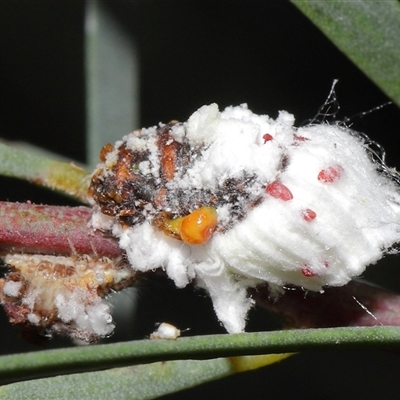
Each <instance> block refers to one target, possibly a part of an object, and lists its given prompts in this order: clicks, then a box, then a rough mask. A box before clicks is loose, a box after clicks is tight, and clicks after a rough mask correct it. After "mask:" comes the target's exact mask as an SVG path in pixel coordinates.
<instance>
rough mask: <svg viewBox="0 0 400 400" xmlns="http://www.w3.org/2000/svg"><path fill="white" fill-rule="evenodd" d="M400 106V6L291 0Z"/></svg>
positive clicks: (388, 0) (391, 0) (387, 1)
mask: <svg viewBox="0 0 400 400" xmlns="http://www.w3.org/2000/svg"><path fill="white" fill-rule="evenodd" d="M291 1H292V3H293V4H295V5H296V6H297V7H298V8H299V9H300V10H301V11H302V12H303V13H304V14H305V15H306V16H307V17H308V18H310V20H311V21H312V22H313V23H314V24H315V25H316V26H317V27H318V28H319V29H321V31H322V32H323V33H324V34H325V35H326V36H327V37H328V38H329V39H330V40H331V41H332V42H333V43H334V44H335V45H336V46H337V47H338V48H339V49H340V50H341V51H342V52H343V53H345V54H346V55H347V57H349V58H350V60H352V61H353V62H354V63H355V64H356V65H357V66H358V67H359V68H360V69H361V70H362V71H363V72H364V73H365V74H366V75H367V76H368V77H369V78H370V79H371V80H372V81H374V82H375V83H376V84H377V85H378V86H379V87H380V88H381V89H382V90H383V91H384V92H385V93H386V94H387V95H388V96H389V97H390V98H391V99H392V100H393V101H394V102H395V103H396V104H397V105H399V106H400V50H399V49H400V2H399V1H397V0H384V1H360V0H358V1H312V0H291Z"/></svg>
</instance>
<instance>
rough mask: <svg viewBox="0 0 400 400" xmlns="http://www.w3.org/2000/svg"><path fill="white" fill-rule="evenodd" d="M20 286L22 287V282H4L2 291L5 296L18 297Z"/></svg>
mask: <svg viewBox="0 0 400 400" xmlns="http://www.w3.org/2000/svg"><path fill="white" fill-rule="evenodd" d="M21 287H22V282H13V281H9V282H6V283H5V284H4V287H3V293H4V294H5V295H6V296H10V297H18V296H19V291H20V290H21Z"/></svg>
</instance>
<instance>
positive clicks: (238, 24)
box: [0, 0, 400, 399]
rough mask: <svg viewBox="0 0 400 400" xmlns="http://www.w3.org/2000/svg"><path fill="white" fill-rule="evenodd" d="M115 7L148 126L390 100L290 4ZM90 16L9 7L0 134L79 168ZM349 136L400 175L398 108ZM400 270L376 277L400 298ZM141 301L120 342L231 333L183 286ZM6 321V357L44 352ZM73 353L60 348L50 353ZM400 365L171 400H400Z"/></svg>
mask: <svg viewBox="0 0 400 400" xmlns="http://www.w3.org/2000/svg"><path fill="white" fill-rule="evenodd" d="M106 6H107V8H108V10H109V12H110V13H112V14H113V15H114V16H115V17H116V18H117V20H118V21H119V22H120V23H121V24H122V25H123V26H124V27H125V28H126V29H127V30H128V31H129V32H130V33H131V34H132V35H133V37H134V38H135V41H136V44H137V46H138V51H139V57H140V126H152V125H155V124H156V123H158V122H159V121H164V122H168V121H169V120H171V119H178V120H186V119H187V118H188V116H189V115H190V114H191V113H192V112H193V111H195V110H196V109H197V108H198V107H199V106H201V105H203V104H207V103H211V102H217V103H218V104H219V105H220V108H221V109H222V108H223V107H225V106H228V105H232V104H234V105H237V104H240V103H243V102H246V103H248V104H249V107H250V109H252V110H253V111H254V112H258V113H266V114H269V115H270V116H272V117H276V116H277V113H278V111H279V110H282V109H285V110H288V111H289V112H292V113H293V114H294V115H295V116H296V121H297V123H298V124H301V123H302V122H304V121H307V120H308V119H310V118H312V117H313V116H314V115H315V114H316V113H317V110H318V108H319V107H320V106H321V105H322V104H323V102H324V100H325V98H326V96H327V94H328V93H329V90H330V87H331V84H332V81H333V79H335V78H338V79H339V84H338V85H337V88H336V92H337V96H338V101H339V104H340V107H341V110H340V112H339V113H338V115H337V119H339V120H340V119H342V120H343V119H345V118H346V117H352V116H355V115H357V114H359V113H362V112H363V111H368V110H370V109H372V108H374V107H376V106H379V105H381V104H384V103H386V102H387V101H388V99H387V98H386V96H385V95H384V94H383V93H382V92H381V91H380V90H379V89H378V88H377V87H376V86H375V85H374V84H373V83H372V82H371V81H369V79H368V78H366V77H365V76H364V75H363V73H362V72H360V71H359V70H358V69H357V68H356V67H355V66H354V65H353V64H352V63H351V62H350V61H349V60H348V59H347V58H346V57H345V56H344V55H343V54H342V53H340V52H339V51H338V50H337V49H336V48H335V47H334V46H333V45H332V44H331V43H330V42H329V41H328V40H327V39H326V38H325V37H324V36H323V34H322V33H320V32H319V31H318V29H317V28H315V27H314V26H313V25H312V23H311V22H309V21H308V20H307V19H306V17H304V16H303V15H302V14H301V13H300V12H299V11H298V10H297V9H296V8H295V7H294V6H293V5H292V4H290V3H289V2H287V1H267V0H246V1H233V0H232V1H224V0H213V1H211V0H192V1H188V0H186V1H184V0H181V1H177V0H158V1H151V0H136V1H132V2H131V1H108V2H106ZM84 12H85V10H84V3H83V2H81V1H65V0H62V1H61V0H58V1H57V2H54V1H39V0H31V1H21V0H20V1H4V0H3V1H2V2H0V135H1V137H3V138H6V139H9V140H22V141H26V142H29V143H32V144H35V145H38V146H41V147H43V148H45V149H48V150H51V151H54V152H56V153H59V154H62V155H63V156H65V157H67V158H70V159H74V160H77V161H80V162H85V154H86V148H85V141H86V140H85V76H84V29H83V23H84ZM394 67H395V66H394ZM398 67H399V66H397V68H398ZM352 127H353V128H354V129H356V130H359V131H362V132H365V133H367V134H368V135H369V136H370V137H371V138H372V139H373V140H376V141H378V142H379V143H381V144H382V145H383V146H384V147H385V148H386V149H387V162H388V164H389V165H390V166H396V165H397V166H399V164H400V160H399V158H398V151H397V148H399V130H400V109H399V108H398V107H396V106H394V105H391V106H387V107H384V108H383V109H381V110H379V111H375V112H373V113H371V114H368V115H367V116H364V117H354V118H353V119H352ZM134 128H137V127H132V130H133V129H134ZM126 133H127V132H121V136H122V135H124V134H126ZM0 183H1V185H2V190H1V193H0V200H11V201H17V200H18V201H26V200H31V201H34V202H42V203H48V204H71V202H70V200H67V199H65V198H63V197H61V196H58V195H55V194H53V193H50V192H48V191H47V190H45V189H38V188H35V187H33V186H31V185H29V184H26V183H24V182H19V181H16V180H12V179H5V178H2V179H1V180H0ZM397 266H398V259H397V258H388V259H387V260H385V261H384V262H383V263H380V264H379V265H378V266H373V267H371V268H370V269H369V271H368V273H367V274H366V277H368V278H370V279H373V280H374V281H375V282H377V283H379V284H383V285H385V286H386V287H389V288H391V289H393V290H399V285H398V283H397V282H400V273H399V272H398V267H397ZM138 293H139V295H138V306H137V310H136V312H135V319H134V322H132V323H129V324H126V323H125V324H122V325H123V326H119V327H118V330H117V332H116V334H115V336H114V337H113V340H128V339H132V338H134V339H140V338H143V337H145V336H146V335H148V334H149V333H150V332H151V331H152V330H153V328H154V323H155V322H157V321H169V322H172V323H174V324H176V325H177V326H179V327H181V328H185V327H188V328H190V329H191V330H190V334H205V333H212V332H223V330H222V329H221V328H220V327H219V325H218V322H217V321H216V319H215V317H214V316H213V313H212V310H211V305H210V302H209V300H208V299H207V298H206V296H205V295H204V294H203V293H201V292H199V291H196V290H194V289H193V288H192V287H188V288H186V289H184V290H176V289H175V288H174V287H173V285H172V284H171V283H169V282H168V281H166V280H165V279H163V278H161V277H160V278H156V279H149V280H148V281H146V282H143V283H141V285H140V288H139V290H138ZM126 296H128V298H129V296H132V295H131V294H127V295H126ZM132 297H133V296H132ZM132 300H133V298H132ZM1 320H2V326H3V331H1V332H0V334H1V344H0V350H1V351H2V352H3V353H11V352H16V351H27V350H37V349H41V348H42V347H39V348H38V347H35V346H33V345H30V344H27V343H25V342H24V341H23V340H22V339H20V338H19V337H18V330H17V329H15V328H11V327H10V326H9V325H8V323H7V322H6V318H5V317H4V315H3V314H2V316H1ZM120 325H121V324H120ZM273 326H275V325H274V322H273V321H272V322H271V321H270V319H269V318H267V316H266V314H265V313H264V312H263V311H261V310H254V311H252V313H251V315H250V323H249V330H263V329H270V328H271V327H273ZM68 344H69V342H68V341H66V340H59V339H56V340H53V341H51V342H50V343H49V344H47V346H48V347H58V346H66V345H68ZM399 367H400V358H399V356H398V355H395V354H392V353H385V352H377V351H367V350H365V351H346V352H345V351H318V352H314V353H307V354H301V355H299V356H296V357H293V358H292V359H289V360H287V361H284V362H282V363H280V364H278V365H274V366H272V367H270V368H265V369H262V370H259V371H255V372H252V373H245V374H239V375H236V376H234V377H233V378H228V379H224V380H221V381H218V382H215V383H210V384H206V385H203V386H201V387H199V388H196V389H192V390H188V391H185V392H182V393H180V394H174V395H171V396H168V398H171V399H175V398H176V399H191V398H206V397H207V398H209V399H214V398H215V399H217V398H220V397H222V396H223V397H224V398H231V399H242V398H251V399H264V398H271V399H275V398H296V399H306V398H307V399H319V398H321V399H322V398H323V399H342V398H364V399H382V398H385V399H397V398H398V393H399V390H400V383H399V380H398V373H397V371H398V369H399Z"/></svg>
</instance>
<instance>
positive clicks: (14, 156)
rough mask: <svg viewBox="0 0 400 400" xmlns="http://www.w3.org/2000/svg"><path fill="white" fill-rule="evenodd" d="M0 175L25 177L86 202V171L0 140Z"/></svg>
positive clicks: (87, 179)
mask: <svg viewBox="0 0 400 400" xmlns="http://www.w3.org/2000/svg"><path fill="white" fill-rule="evenodd" d="M0 175H4V176H9V177H12V178H19V179H25V180H27V181H29V182H32V183H35V184H37V185H41V186H45V187H48V188H50V189H53V190H57V191H60V192H62V193H64V194H67V195H69V196H72V197H74V198H76V199H77V200H80V201H82V202H83V203H86V202H87V189H88V185H89V179H90V178H89V173H88V172H87V171H85V170H84V169H82V168H80V167H78V166H76V165H74V164H73V163H66V162H62V161H56V160H50V159H48V158H46V157H43V156H42V155H41V154H36V153H35V152H33V151H26V150H23V149H20V148H18V147H14V146H8V145H6V144H3V143H0Z"/></svg>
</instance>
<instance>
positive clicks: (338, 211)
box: [93, 104, 400, 332]
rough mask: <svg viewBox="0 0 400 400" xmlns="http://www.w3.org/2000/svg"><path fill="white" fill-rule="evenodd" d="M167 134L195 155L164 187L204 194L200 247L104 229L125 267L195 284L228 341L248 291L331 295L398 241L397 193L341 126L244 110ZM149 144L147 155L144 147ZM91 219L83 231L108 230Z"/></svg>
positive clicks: (148, 229) (149, 228) (147, 231)
mask: <svg viewBox="0 0 400 400" xmlns="http://www.w3.org/2000/svg"><path fill="white" fill-rule="evenodd" d="M154 132H155V134H156V130H155V131H154ZM170 134H171V135H172V139H173V138H174V135H176V141H177V142H179V143H184V142H185V141H186V143H187V144H188V145H189V146H191V147H192V148H195V149H198V151H197V152H195V153H193V154H195V157H194V156H193V157H192V160H191V163H190V164H189V166H188V167H187V169H186V170H185V171H184V172H183V173H180V174H176V175H175V176H174V178H173V179H171V180H170V181H169V182H168V183H167V189H168V190H169V191H170V192H174V191H176V192H177V193H178V192H179V191H180V192H179V193H184V194H185V195H187V194H188V193H189V195H187V198H188V199H189V200H190V194H191V193H193V194H195V193H198V192H199V191H204V192H205V193H210V196H209V197H210V198H211V197H212V194H214V193H216V194H215V196H214V197H216V198H217V200H216V201H215V203H213V207H215V208H216V211H217V215H218V221H219V224H220V227H221V228H220V229H218V227H217V229H216V230H215V232H214V234H213V235H212V237H211V239H209V240H208V241H206V242H205V243H203V244H200V245H191V244H188V243H185V242H183V241H180V240H178V239H176V238H173V237H169V236H167V235H166V234H165V233H164V232H162V231H160V230H159V229H157V227H156V226H154V224H153V223H152V220H151V219H145V220H144V221H141V222H140V223H137V224H135V225H133V226H130V227H127V226H123V225H122V224H120V223H119V222H118V221H117V220H115V222H114V225H113V227H112V230H113V233H114V235H116V236H117V237H119V239H120V246H121V247H122V248H123V249H124V250H125V251H126V253H127V256H128V259H129V261H130V263H131V265H132V268H133V269H135V270H140V271H148V270H154V269H156V268H159V267H162V268H164V269H165V271H166V273H167V274H168V276H169V277H170V278H171V279H173V280H174V281H175V283H176V284H177V286H178V287H183V286H185V285H186V284H187V283H188V282H190V281H191V280H195V281H196V282H197V284H198V285H199V286H201V287H203V288H205V289H206V290H207V291H208V293H209V294H210V296H211V299H212V301H213V304H214V309H215V312H216V314H217V316H218V318H219V319H220V321H221V322H222V323H223V325H224V326H225V327H226V329H227V330H228V332H241V331H243V330H244V328H245V320H246V315H247V312H248V310H249V308H250V307H251V305H252V300H251V299H250V298H249V297H248V294H247V289H248V288H250V287H255V286H257V285H259V284H262V283H268V284H269V285H270V286H271V289H274V290H276V291H277V292H279V291H281V292H283V291H284V289H283V288H284V287H285V286H286V285H296V286H299V287H302V288H304V289H306V290H313V291H321V290H322V289H323V287H325V286H342V285H345V284H346V283H348V282H349V280H351V279H352V278H353V277H356V276H359V275H360V274H362V272H363V271H364V270H365V268H366V266H367V265H368V264H371V263H375V262H376V261H377V260H379V259H380V258H381V257H382V256H383V255H384V254H385V253H386V252H387V251H388V250H389V249H390V247H391V246H393V245H394V244H395V243H396V242H398V241H399V240H400V225H399V216H400V195H399V188H398V185H397V183H396V182H395V181H394V180H393V179H392V178H391V177H390V176H389V175H390V174H388V173H385V172H382V171H384V170H385V166H384V165H382V164H381V163H379V162H375V161H373V157H372V152H371V151H369V149H368V141H367V139H366V138H365V137H364V136H361V135H358V134H356V133H355V132H353V131H351V130H350V129H348V128H346V127H344V126H341V125H338V124H335V125H330V124H328V123H321V124H312V125H308V126H304V127H301V128H296V127H295V126H294V117H293V115H291V114H289V113H287V112H286V111H281V112H280V113H279V116H278V118H277V119H276V120H274V119H272V118H270V117H268V116H266V115H257V114H254V113H253V112H251V111H250V110H249V109H248V108H247V106H246V105H241V106H238V107H228V108H226V109H225V110H224V111H222V112H220V111H219V110H218V106H217V105H216V104H211V105H209V106H204V107H201V108H200V109H199V110H198V111H196V112H195V113H194V114H193V115H192V116H191V117H190V118H189V120H188V122H186V123H183V124H179V125H176V127H173V128H172V129H171V132H170ZM125 140H128V139H125ZM149 143H150V144H149V147H148V152H149V154H150V155H149V158H154V156H155V153H153V150H152V149H153V148H154V143H156V141H155V139H154V138H153V139H152V140H149ZM142 145H143V143H142ZM158 165H159V164H157V167H158ZM139 168H142V169H143V171H147V169H148V168H149V166H148V165H147V164H146V168H144V167H142V166H141V165H140V166H139ZM240 180H242V184H241V183H240V182H241V181H240ZM232 182H234V183H232ZM224 185H225V186H226V187H227V193H226V195H225V194H224V191H223V190H224V187H225V186H224ZM221 188H222V189H221ZM232 188H233V189H232ZM228 189H229V191H228ZM235 190H237V194H235V192H234V191H235ZM232 191H233V192H232ZM243 193H245V194H243ZM199 198H202V197H199ZM204 198H206V197H204ZM248 199H251V200H249V203H248V205H247V206H246V207H244V208H242V209H241V212H240V213H238V212H237V211H235V210H237V208H238V207H239V206H240V205H241V204H242V203H243V202H244V201H247V200H248ZM201 205H206V206H207V205H209V204H201ZM199 206H200V205H199ZM167 211H168V210H167ZM235 212H236V214H235ZM98 214H100V210H98V211H97V213H95V214H94V218H93V225H94V226H95V227H97V228H109V226H110V225H109V222H110V220H109V219H107V221H108V224H105V225H104V226H102V224H101V218H99V216H98ZM107 218H109V217H107ZM146 218H147V217H146Z"/></svg>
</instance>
